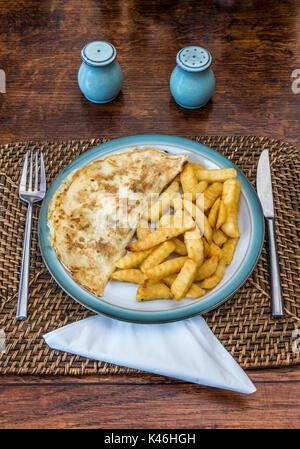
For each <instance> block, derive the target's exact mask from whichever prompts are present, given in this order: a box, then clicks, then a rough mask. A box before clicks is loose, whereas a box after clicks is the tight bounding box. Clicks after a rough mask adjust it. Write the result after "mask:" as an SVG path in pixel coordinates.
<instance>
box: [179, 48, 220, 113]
mask: <svg viewBox="0 0 300 449" xmlns="http://www.w3.org/2000/svg"><path fill="white" fill-rule="evenodd" d="M211 62H212V56H211V54H210V52H209V51H208V50H206V49H205V48H202V47H198V46H189V47H185V48H183V49H181V50H180V51H179V52H178V53H177V56H176V64H177V65H176V67H175V68H174V70H173V72H172V74H171V77H170V90H171V94H172V96H173V98H174V100H175V101H176V103H178V104H179V105H180V106H182V107H184V108H187V109H197V108H201V107H202V106H204V105H205V104H206V103H207V102H208V101H209V99H210V98H211V96H212V94H213V91H214V88H215V77H214V73H213V71H212V69H211V68H210V65H211Z"/></svg>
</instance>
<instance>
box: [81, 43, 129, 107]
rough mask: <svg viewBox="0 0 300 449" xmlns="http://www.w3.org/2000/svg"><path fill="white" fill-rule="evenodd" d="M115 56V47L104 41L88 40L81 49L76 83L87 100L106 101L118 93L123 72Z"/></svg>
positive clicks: (112, 98) (94, 101)
mask: <svg viewBox="0 0 300 449" xmlns="http://www.w3.org/2000/svg"><path fill="white" fill-rule="evenodd" d="M116 56H117V51H116V49H115V47H114V46H113V45H112V44H110V43H109V42H105V41H95V42H90V43H88V44H87V45H85V46H84V47H83V49H82V50H81V58H82V64H81V66H80V69H79V71H78V84H79V88H80V90H81V91H82V93H83V95H84V96H85V97H86V98H87V99H88V100H89V101H92V102H93V103H108V102H109V101H112V100H114V99H115V98H116V97H117V95H118V94H119V92H120V90H121V87H122V82H123V74H122V69H121V67H120V64H119V63H118V61H117V60H116Z"/></svg>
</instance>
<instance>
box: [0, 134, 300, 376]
mask: <svg viewBox="0 0 300 449" xmlns="http://www.w3.org/2000/svg"><path fill="white" fill-rule="evenodd" d="M194 139H195V140H197V141H199V142H201V143H203V144H205V145H207V146H209V147H211V148H213V149H215V150H216V151H218V152H219V153H221V154H223V155H224V156H225V157H227V158H228V159H230V160H232V161H233V162H234V163H235V164H236V165H237V166H238V167H239V168H240V169H241V170H242V171H243V172H244V174H245V175H246V176H247V177H248V179H249V180H250V181H251V182H252V184H253V186H255V174H256V166H257V161H258V157H259V155H260V153H261V151H262V150H263V149H264V148H268V149H269V150H270V156H271V167H272V175H273V185H274V199H275V207H276V225H277V244H278V251H279V257H280V269H281V278H282V289H283V296H284V300H285V317H284V318H280V319H278V318H272V317H271V307H270V294H269V272H268V260H267V249H266V245H265V247H264V249H263V252H262V255H261V257H260V260H259V263H258V264H257V266H256V269H255V270H254V272H253V274H252V276H251V277H250V278H249V279H248V281H247V282H246V283H245V284H244V286H243V287H242V288H241V289H240V290H239V291H238V292H237V293H236V294H235V295H234V296H233V297H232V298H231V299H230V300H229V301H227V302H226V303H225V304H223V305H222V306H220V307H219V308H217V309H216V310H214V311H211V312H209V313H207V314H206V315H205V318H206V321H207V323H208V325H209V326H210V328H211V329H212V331H213V332H214V334H215V335H216V336H217V337H218V338H219V340H220V341H221V342H222V344H223V345H224V346H225V347H226V349H227V350H228V351H229V352H230V353H231V355H232V356H233V357H234V358H235V359H236V361H237V362H238V363H239V364H240V365H241V366H242V367H243V368H251V369H254V368H265V367H283V366H291V365H295V364H297V363H299V361H300V352H299V347H300V345H299V343H298V342H299V337H300V304H299V302H298V303H297V299H298V298H299V271H298V270H299V235H298V230H299V213H298V212H299V211H298V205H299V198H298V194H299V185H298V177H299V165H300V164H299V152H298V150H297V149H296V148H295V147H293V146H291V145H289V144H287V143H284V142H281V141H279V140H275V139H268V138H264V137H246V136H245V137H198V138H194ZM107 140H108V139H105V138H102V139H92V140H82V141H70V142H46V143H33V142H27V143H12V144H7V145H2V146H0V277H1V286H0V294H1V299H0V301H1V304H0V373H1V374H27V375H41V374H44V375H58V374H65V375H83V374H101V373H102V374H110V373H125V372H130V371H133V370H130V369H127V368H123V367H119V366H115V365H111V364H108V363H104V362H96V361H94V360H89V359H86V358H83V357H79V356H74V355H72V354H67V353H63V352H59V351H55V350H52V349H50V348H49V347H48V346H47V345H46V343H45V342H44V340H43V338H42V335H43V334H44V333H46V332H49V331H51V330H53V329H57V328H59V327H61V326H64V325H66V324H68V323H71V322H73V321H77V320H80V319H82V318H86V317H88V316H91V315H93V313H92V312H91V311H89V310H87V309H85V308H83V307H82V306H81V305H79V304H78V303H77V302H75V301H74V300H73V299H71V298H70V297H68V296H67V295H66V294H65V293H64V292H63V291H62V290H61V289H60V288H59V287H58V286H57V285H56V283H55V282H54V281H53V280H52V278H51V277H50V275H49V273H48V272H47V269H46V268H45V266H44V264H43V262H42V259H41V256H40V253H39V249H38V243H37V218H38V212H39V207H40V206H37V207H35V210H34V218H33V235H32V253H31V277H30V289H29V291H30V298H29V307H28V319H27V320H26V321H17V320H16V319H15V313H16V303H17V294H18V282H19V270H20V265H21V254H22V243H23V233H24V226H25V216H26V205H25V204H24V203H22V202H21V201H20V200H19V198H18V181H19V177H20V173H21V169H22V165H23V160H24V155H25V152H26V151H28V150H35V149H40V150H42V151H43V152H44V156H45V163H46V169H47V180H48V183H51V182H52V181H53V180H54V179H55V178H56V176H57V175H58V174H59V173H60V172H61V170H62V169H63V168H64V167H66V166H67V165H68V164H69V163H70V162H71V161H72V160H73V159H75V158H76V157H78V156H79V155H80V154H82V153H83V152H85V151H87V150H89V149H91V148H93V147H94V146H96V145H99V144H100V143H103V142H105V141H107ZM297 338H298V340H297Z"/></svg>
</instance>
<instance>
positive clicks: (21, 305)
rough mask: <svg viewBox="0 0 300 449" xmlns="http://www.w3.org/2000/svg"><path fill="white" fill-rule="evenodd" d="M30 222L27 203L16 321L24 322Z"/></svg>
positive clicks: (26, 298) (30, 209)
mask: <svg viewBox="0 0 300 449" xmlns="http://www.w3.org/2000/svg"><path fill="white" fill-rule="evenodd" d="M31 222H32V204H31V203H28V208H27V216H26V226H25V236H24V243H23V254H22V265H21V273H20V283H19V295H18V305H17V313H16V318H17V320H25V319H26V318H27V302H28V284H29V269H30V243H31Z"/></svg>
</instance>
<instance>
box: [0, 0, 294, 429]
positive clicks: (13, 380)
mask: <svg viewBox="0 0 300 449" xmlns="http://www.w3.org/2000/svg"><path fill="white" fill-rule="evenodd" d="M299 13H300V4H299V2H298V1H292V0H286V1H279V0H272V1H271V0H266V1H264V2H262V1H260V0H252V1H250V0H249V1H247V0H245V1H242V0H236V1H235V0H215V1H212V0H202V1H198V0H197V1H196V0H195V1H193V0H190V1H187V0H160V1H158V0H157V1H154V0H152V1H151V0H148V1H143V0H102V1H96V0H67V1H63V0H44V1H42V2H41V1H39V0H27V1H26V2H19V1H12V0H6V1H2V2H0V69H1V70H4V71H5V74H6V93H0V142H1V143H7V142H11V141H20V140H27V139H31V140H39V141H41V140H46V139H47V140H55V139H59V140H65V139H75V138H91V137H99V136H102V135H105V136H108V137H121V136H126V135H133V134H145V133H162V134H174V135H178V136H184V137H185V136H191V135H205V134H213V135H245V134H246V135H264V136H269V137H275V138H279V139H282V140H286V141H289V142H291V143H293V144H295V145H298V143H299V137H300V117H299V104H300V94H295V93H293V91H292V82H293V78H292V72H293V71H294V70H295V69H300V45H299V43H300V19H299ZM93 40H107V41H109V42H112V43H113V44H114V45H115V46H116V48H117V51H118V60H119V62H120V64H121V66H122V69H123V72H124V85H123V89H122V92H121V94H120V95H119V97H118V98H117V99H116V100H115V101H113V102H112V103H109V104H106V105H96V104H92V103H89V102H88V101H87V100H86V99H85V98H84V97H83V96H82V94H81V92H80V90H79V88H78V85H77V72H78V68H79V66H80V63H81V60H80V50H81V48H82V47H83V46H84V45H85V44H86V43H87V42H90V41H93ZM192 44H199V45H202V46H204V47H206V48H208V49H209V50H210V51H211V53H212V56H213V65H212V68H213V70H214V72H215V76H216V90H215V93H214V95H213V98H212V100H211V101H210V102H209V103H208V104H207V106H206V107H204V108H202V109H199V110H195V111H189V110H185V109H183V108H180V107H179V106H177V105H176V103H175V102H174V101H173V99H172V97H171V95H170V91H169V77H170V74H171V71H172V69H173V67H174V65H175V57H176V53H177V51H178V50H179V49H180V48H182V47H183V46H186V45H192ZM299 85H300V83H299ZM248 374H249V376H250V377H251V379H252V380H253V381H254V383H255V385H256V387H257V392H256V393H255V394H253V395H250V396H245V395H240V394H237V393H232V392H228V391H222V390H217V389H213V388H206V387H202V386H196V385H192V384H188V383H184V382H179V381H174V380H172V379H167V378H163V377H159V376H154V375H153V376H152V375H149V374H143V373H141V374H136V375H126V376H120V375H116V376H98V377H94V376H93V377H84V378H80V377H75V378H73V377H51V378H44V377H30V378H29V377H10V376H2V377H1V378H0V427H1V428H95V427H98V428H107V427H110V428H116V429H117V428H128V429H130V428H131V429H134V428H176V427H178V428H297V427H299V424H300V419H299V415H300V413H299V387H300V378H299V371H298V368H297V367H295V368H291V369H285V370H264V371H256V372H253V371H251V372H248Z"/></svg>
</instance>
